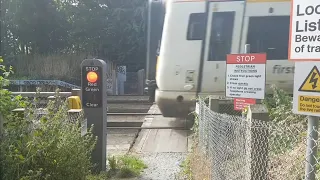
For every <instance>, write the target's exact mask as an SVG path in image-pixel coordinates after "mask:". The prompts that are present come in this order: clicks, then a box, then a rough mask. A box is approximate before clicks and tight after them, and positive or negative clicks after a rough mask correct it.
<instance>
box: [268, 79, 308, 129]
mask: <svg viewBox="0 0 320 180" xmlns="http://www.w3.org/2000/svg"><path fill="white" fill-rule="evenodd" d="M272 90H273V95H272V96H269V97H267V98H266V99H265V100H264V101H263V103H264V104H265V105H266V106H267V108H268V110H269V116H270V118H271V120H273V121H274V122H277V123H288V124H297V123H298V124H300V123H301V124H303V125H306V116H304V115H297V114H294V113H293V112H292V100H293V98H292V97H291V96H290V95H289V94H287V93H286V92H285V91H283V90H282V89H279V88H277V87H276V86H275V85H273V86H272Z"/></svg>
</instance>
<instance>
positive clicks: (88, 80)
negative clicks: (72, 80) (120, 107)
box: [81, 59, 107, 173]
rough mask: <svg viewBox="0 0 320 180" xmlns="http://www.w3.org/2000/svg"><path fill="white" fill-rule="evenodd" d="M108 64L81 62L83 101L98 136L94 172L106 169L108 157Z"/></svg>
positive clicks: (94, 154) (85, 111) (95, 60)
mask: <svg viewBox="0 0 320 180" xmlns="http://www.w3.org/2000/svg"><path fill="white" fill-rule="evenodd" d="M106 75H107V64H106V63H105V62H104V61H103V60H100V59H86V60H84V61H83V62H82V63H81V94H82V97H81V101H82V106H83V110H84V115H85V117H86V118H87V125H88V128H90V127H91V125H94V128H93V135H94V136H96V137H98V140H97V144H96V146H95V149H94V150H93V153H92V161H93V163H94V164H95V165H96V166H95V168H94V170H93V171H94V172H96V173H99V172H100V171H106V161H107V160H106V157H107V152H106V151H107V150H106V148H107V84H106V82H107V76H106Z"/></svg>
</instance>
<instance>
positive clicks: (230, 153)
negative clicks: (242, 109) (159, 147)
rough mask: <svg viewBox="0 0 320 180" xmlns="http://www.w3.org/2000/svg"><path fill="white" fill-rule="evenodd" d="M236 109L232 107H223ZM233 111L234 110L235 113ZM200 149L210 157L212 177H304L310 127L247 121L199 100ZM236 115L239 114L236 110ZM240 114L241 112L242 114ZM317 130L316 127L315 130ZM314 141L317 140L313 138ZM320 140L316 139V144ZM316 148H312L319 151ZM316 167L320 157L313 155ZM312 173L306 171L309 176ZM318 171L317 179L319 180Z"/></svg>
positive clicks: (286, 179) (283, 179)
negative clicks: (213, 109)
mask: <svg viewBox="0 0 320 180" xmlns="http://www.w3.org/2000/svg"><path fill="white" fill-rule="evenodd" d="M227 110H230V112H231V111H233V109H230V108H228V109H224V112H226V111H227ZM233 113H234V112H233ZM197 114H198V122H199V127H198V141H199V144H198V148H199V149H200V151H201V153H202V154H203V155H204V156H205V158H206V159H208V160H209V161H210V162H209V163H210V166H211V168H210V169H211V179H213V180H249V179H250V180H300V179H305V178H306V177H305V166H306V163H308V162H307V160H306V159H307V158H306V156H309V155H310V154H307V155H306V147H307V143H306V142H307V138H308V137H310V135H309V134H308V133H307V128H306V126H305V124H303V123H292V124H287V123H277V122H272V121H261V120H256V119H251V120H248V119H246V118H244V117H241V116H239V114H238V115H230V114H225V113H224V114H223V113H217V112H214V111H212V110H210V108H209V107H208V106H207V104H206V103H205V101H203V100H199V102H198V103H197ZM235 114H237V113H235ZM240 114H241V113H240ZM314 130H316V129H314ZM314 141H315V140H314ZM318 142H319V141H316V142H315V146H316V145H317V143H318ZM316 149H317V147H313V149H310V151H314V150H316ZM314 158H315V161H316V166H314V167H312V168H311V170H313V169H315V168H318V166H319V165H320V162H319V160H320V159H319V158H318V157H314ZM308 174H310V172H308V173H307V175H308ZM319 177H320V173H318V172H317V173H316V175H315V179H319Z"/></svg>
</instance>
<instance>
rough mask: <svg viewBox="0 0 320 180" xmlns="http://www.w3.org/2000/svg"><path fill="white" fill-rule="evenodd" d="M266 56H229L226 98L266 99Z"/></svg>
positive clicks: (256, 54)
mask: <svg viewBox="0 0 320 180" xmlns="http://www.w3.org/2000/svg"><path fill="white" fill-rule="evenodd" d="M265 82H266V54H265V53H262V54H260V53H259V54H258V53H254V54H229V55H227V71H226V97H232V98H253V99H264V96H265Z"/></svg>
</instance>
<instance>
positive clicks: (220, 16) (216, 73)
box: [199, 1, 245, 94]
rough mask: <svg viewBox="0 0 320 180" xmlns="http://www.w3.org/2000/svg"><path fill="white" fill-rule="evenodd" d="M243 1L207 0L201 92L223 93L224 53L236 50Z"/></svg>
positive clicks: (239, 33) (238, 42)
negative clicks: (210, 0) (222, 0)
mask: <svg viewBox="0 0 320 180" xmlns="http://www.w3.org/2000/svg"><path fill="white" fill-rule="evenodd" d="M244 4H245V2H244V1H228V2H226V1H224V2H210V3H209V11H208V23H207V31H206V37H205V38H206V40H205V46H204V59H202V61H203V64H202V65H203V66H202V81H200V83H201V85H200V87H201V89H200V90H199V91H200V93H201V94H224V91H225V68H226V55H227V54H230V53H238V51H239V44H240V36H241V28H242V20H243V12H244Z"/></svg>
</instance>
